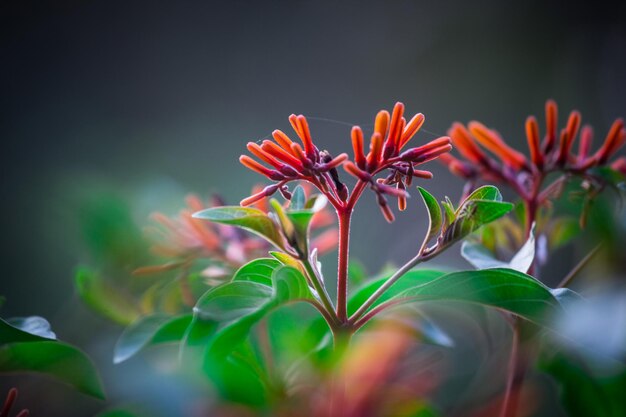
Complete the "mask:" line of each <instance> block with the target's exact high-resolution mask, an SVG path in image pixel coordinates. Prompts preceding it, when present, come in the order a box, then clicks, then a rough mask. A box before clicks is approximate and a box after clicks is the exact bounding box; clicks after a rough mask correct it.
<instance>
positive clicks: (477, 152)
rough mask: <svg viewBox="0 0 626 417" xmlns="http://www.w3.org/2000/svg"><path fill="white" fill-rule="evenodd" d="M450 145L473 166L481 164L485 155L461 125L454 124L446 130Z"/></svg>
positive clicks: (484, 159) (485, 157) (485, 158)
mask: <svg viewBox="0 0 626 417" xmlns="http://www.w3.org/2000/svg"><path fill="white" fill-rule="evenodd" d="M448 135H450V137H451V138H452V143H453V144H454V146H455V147H456V148H457V149H458V151H459V153H460V154H461V155H463V156H464V157H465V158H466V159H467V160H468V161H470V162H473V163H475V164H483V163H484V162H485V161H486V160H487V155H485V153H484V152H483V151H482V149H480V148H479V147H478V145H476V143H475V142H474V139H473V138H472V136H471V134H470V132H469V131H468V130H467V129H466V128H465V126H463V125H462V124H461V123H454V124H453V125H452V127H451V128H450V129H449V130H448Z"/></svg>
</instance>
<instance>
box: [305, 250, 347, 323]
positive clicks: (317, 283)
mask: <svg viewBox="0 0 626 417" xmlns="http://www.w3.org/2000/svg"><path fill="white" fill-rule="evenodd" d="M301 262H302V265H304V269H305V270H306V273H307V274H308V275H309V279H310V281H311V283H312V284H313V287H315V291H317V294H318V295H319V297H320V300H321V301H322V304H323V306H324V310H326V313H327V314H328V317H326V316H325V317H326V318H327V320H328V318H330V319H331V321H332V323H331V322H329V323H328V324H329V325H331V326H336V325H337V324H339V320H337V316H336V314H335V307H334V306H333V303H332V301H330V296H329V295H328V293H327V292H326V288H325V287H324V285H323V284H322V282H321V280H320V278H319V277H318V276H317V274H316V273H315V270H314V269H313V265H311V262H310V261H309V259H308V258H307V259H302V260H301Z"/></svg>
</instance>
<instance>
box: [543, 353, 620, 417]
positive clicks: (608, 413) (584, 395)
mask: <svg viewBox="0 0 626 417" xmlns="http://www.w3.org/2000/svg"><path fill="white" fill-rule="evenodd" d="M539 367H540V369H541V370H543V371H544V372H546V373H547V374H549V375H551V376H552V377H553V378H554V379H555V380H556V381H557V383H558V384H559V385H560V394H561V402H562V404H563V408H565V410H566V411H567V414H568V416H570V417H588V416H594V417H617V416H625V415H626V401H624V393H625V392H626V369H624V366H623V364H617V365H616V369H615V370H614V372H613V373H612V375H609V376H604V377H602V376H598V375H595V374H594V373H593V372H592V370H591V369H590V367H589V366H588V364H586V363H585V362H584V361H583V360H582V359H581V358H580V357H576V356H572V355H570V354H567V353H565V352H563V351H559V352H553V353H545V354H544V356H543V358H542V359H541V360H540V362H539Z"/></svg>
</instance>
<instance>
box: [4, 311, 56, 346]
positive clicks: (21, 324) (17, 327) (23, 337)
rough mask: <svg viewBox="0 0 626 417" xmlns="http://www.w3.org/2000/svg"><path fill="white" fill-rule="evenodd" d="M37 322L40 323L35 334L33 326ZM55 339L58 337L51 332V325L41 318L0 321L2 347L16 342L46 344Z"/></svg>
mask: <svg viewBox="0 0 626 417" xmlns="http://www.w3.org/2000/svg"><path fill="white" fill-rule="evenodd" d="M33 320H34V321H33ZM41 320H43V322H45V324H44V323H43V322H41ZM35 321H36V322H38V323H37V325H36V329H35V331H34V332H33V331H32V330H33V327H32V325H33V324H34V322H35ZM54 339H56V335H55V334H54V333H53V332H52V331H51V330H50V323H48V322H47V321H46V320H45V319H43V318H41V317H36V316H34V317H26V318H12V319H8V320H7V321H5V320H2V319H0V345H3V344H5V343H16V342H45V341H50V340H54Z"/></svg>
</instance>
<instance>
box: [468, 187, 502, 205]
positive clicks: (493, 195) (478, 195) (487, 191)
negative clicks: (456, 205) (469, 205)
mask: <svg viewBox="0 0 626 417" xmlns="http://www.w3.org/2000/svg"><path fill="white" fill-rule="evenodd" d="M470 200H488V201H502V194H501V193H500V190H498V188H497V187H494V186H493V185H483V186H482V187H478V188H477V189H475V190H474V191H473V192H472V193H471V194H470V195H468V196H467V198H466V199H465V201H470Z"/></svg>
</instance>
